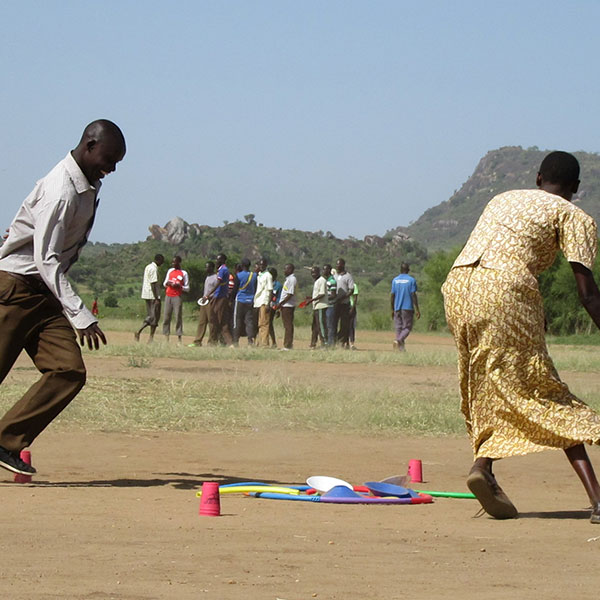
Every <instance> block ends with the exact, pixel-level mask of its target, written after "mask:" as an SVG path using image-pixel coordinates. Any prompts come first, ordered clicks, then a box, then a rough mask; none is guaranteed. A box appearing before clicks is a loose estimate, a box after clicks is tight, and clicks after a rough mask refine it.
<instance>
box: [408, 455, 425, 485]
mask: <svg viewBox="0 0 600 600" xmlns="http://www.w3.org/2000/svg"><path fill="white" fill-rule="evenodd" d="M408 474H409V476H410V480H411V481H412V482H413V483H423V464H422V463H421V461H420V460H419V459H418V458H413V459H412V460H409V461H408Z"/></svg>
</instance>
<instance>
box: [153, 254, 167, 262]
mask: <svg viewBox="0 0 600 600" xmlns="http://www.w3.org/2000/svg"><path fill="white" fill-rule="evenodd" d="M154 260H155V261H157V260H165V257H164V256H163V255H162V254H155V255H154Z"/></svg>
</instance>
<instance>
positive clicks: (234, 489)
mask: <svg viewBox="0 0 600 600" xmlns="http://www.w3.org/2000/svg"><path fill="white" fill-rule="evenodd" d="M246 492H272V493H274V494H289V495H290V496H297V495H298V494H299V493H300V490H296V489H294V488H289V487H278V486H270V485H237V486H231V487H220V488H219V494H244V493H246ZM196 496H198V497H200V496H202V490H199V491H198V492H196Z"/></svg>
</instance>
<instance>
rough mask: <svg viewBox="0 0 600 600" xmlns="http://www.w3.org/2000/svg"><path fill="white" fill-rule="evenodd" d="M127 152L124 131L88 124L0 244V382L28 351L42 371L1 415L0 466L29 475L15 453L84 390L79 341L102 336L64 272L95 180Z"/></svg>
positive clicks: (89, 221)
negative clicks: (75, 144)
mask: <svg viewBox="0 0 600 600" xmlns="http://www.w3.org/2000/svg"><path fill="white" fill-rule="evenodd" d="M124 156H125V138H124V137H123V133H122V132H121V130H120V129H119V128H118V127H117V125H115V124H114V123H112V122H111V121H107V120H105V119H102V120H98V121H94V122H92V123H90V124H89V125H88V126H87V127H86V128H85V130H84V131H83V135H82V137H81V140H80V141H79V144H78V145H77V147H76V148H75V149H74V150H72V151H71V152H69V153H68V154H67V156H66V157H65V158H64V159H63V160H62V161H60V162H59V163H58V164H57V165H56V166H55V167H54V168H53V169H52V170H51V171H50V172H49V173H48V174H47V175H46V176H45V177H43V178H42V179H40V180H39V181H38V182H37V183H36V185H35V187H34V189H33V191H32V192H31V194H29V196H28V197H27V198H26V199H25V201H24V202H23V204H22V205H21V207H20V208H19V210H18V211H17V215H16V217H15V218H14V220H13V222H12V223H11V225H10V228H9V230H8V236H7V238H6V241H5V242H4V244H3V246H2V248H0V323H1V329H0V381H3V380H4V378H5V377H6V375H7V374H8V372H9V371H10V369H11V367H12V366H13V364H14V362H15V360H16V359H17V358H18V356H19V354H21V351H22V350H25V351H26V352H27V353H28V354H29V356H30V357H31V359H32V361H33V363H34V364H35V366H36V367H37V369H38V370H39V371H40V372H41V373H42V377H41V379H40V380H39V381H37V382H36V383H34V384H33V385H32V386H31V387H30V388H29V390H28V391H27V392H25V395H24V396H23V397H22V398H21V399H20V400H18V401H17V403H16V404H15V405H14V406H13V407H12V408H11V409H10V410H9V411H8V412H7V413H6V414H5V415H4V416H3V417H2V418H1V419H0V467H3V468H5V469H8V470H9V471H13V472H15V473H19V474H22V475H31V474H32V473H35V472H36V471H35V469H34V468H33V467H32V466H30V465H28V464H26V463H25V462H24V461H23V460H21V458H20V451H21V450H22V449H23V448H26V447H27V446H29V445H31V443H32V442H33V440H34V439H35V438H36V437H37V436H38V435H39V434H40V433H41V432H42V431H43V430H44V429H45V428H46V427H47V426H48V425H49V424H50V422H51V421H52V420H53V419H54V418H55V417H56V416H57V415H58V414H59V413H60V412H61V411H62V410H63V409H64V408H65V407H66V406H67V405H68V404H69V402H71V400H72V399H73V398H74V397H75V396H76V395H77V393H78V392H79V390H80V389H81V388H82V387H83V385H84V383H85V378H86V370H85V365H84V363H83V359H82V356H81V350H80V348H79V346H78V345H77V338H76V335H75V332H74V331H73V329H75V330H76V331H77V337H78V338H79V343H80V344H81V345H82V346H83V345H84V344H86V343H87V346H88V347H89V348H90V350H91V349H92V348H95V349H98V348H99V346H100V342H102V343H103V344H106V337H105V336H104V333H103V332H102V330H101V329H100V327H98V319H97V318H96V317H95V316H94V315H92V313H91V312H90V311H89V310H88V309H87V308H86V307H85V306H84V304H83V302H82V300H81V298H79V296H78V295H77V294H76V293H75V291H74V290H73V288H72V287H71V285H70V284H69V282H68V280H67V272H68V270H69V268H70V267H71V265H72V264H73V263H74V262H75V261H76V260H77V259H78V257H79V253H80V251H81V249H82V248H83V246H84V245H85V243H86V242H87V238H88V235H89V233H90V230H91V228H92V225H93V222H94V217H95V215H96V209H97V207H98V191H99V189H100V186H101V182H100V180H101V179H102V178H103V177H105V176H106V175H108V174H110V173H112V172H113V171H115V170H116V168H117V163H118V162H120V161H121V160H122V159H123V157H124Z"/></svg>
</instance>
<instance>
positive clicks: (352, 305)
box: [348, 282, 358, 350]
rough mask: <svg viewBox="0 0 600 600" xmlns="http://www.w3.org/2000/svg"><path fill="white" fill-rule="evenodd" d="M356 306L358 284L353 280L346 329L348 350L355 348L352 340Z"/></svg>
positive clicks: (354, 328)
mask: <svg viewBox="0 0 600 600" xmlns="http://www.w3.org/2000/svg"><path fill="white" fill-rule="evenodd" d="M357 306H358V285H357V283H356V282H354V289H353V290H352V295H351V296H350V327H349V329H348V341H349V342H350V350H356V346H355V345H354V342H355V340H356V308H357Z"/></svg>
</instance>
